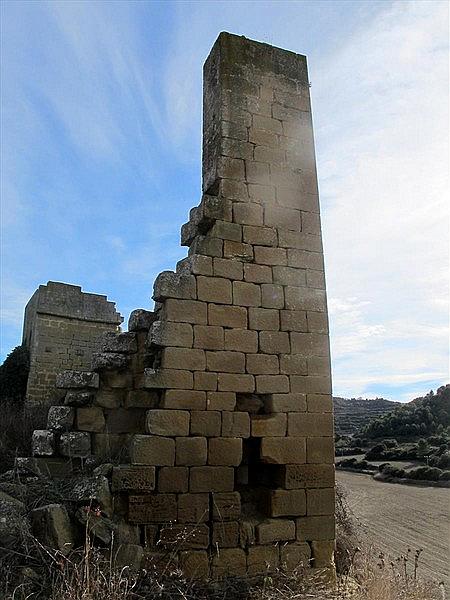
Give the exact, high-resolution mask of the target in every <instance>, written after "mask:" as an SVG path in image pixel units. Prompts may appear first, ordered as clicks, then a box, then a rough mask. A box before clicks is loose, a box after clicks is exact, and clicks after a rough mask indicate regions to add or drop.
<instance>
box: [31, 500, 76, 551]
mask: <svg viewBox="0 0 450 600" xmlns="http://www.w3.org/2000/svg"><path fill="white" fill-rule="evenodd" d="M30 516H31V522H32V527H33V533H34V535H35V536H36V537H37V538H38V540H39V541H40V542H41V543H42V544H43V545H44V546H49V547H50V548H53V549H54V550H58V551H59V552H61V554H63V555H64V556H67V555H68V554H70V552H71V551H72V549H73V546H74V533H73V529H72V525H71V522H70V518H69V515H68V513H67V510H66V507H65V506H64V505H62V504H47V505H46V506H41V507H39V508H35V509H34V510H32V511H31V515H30Z"/></svg>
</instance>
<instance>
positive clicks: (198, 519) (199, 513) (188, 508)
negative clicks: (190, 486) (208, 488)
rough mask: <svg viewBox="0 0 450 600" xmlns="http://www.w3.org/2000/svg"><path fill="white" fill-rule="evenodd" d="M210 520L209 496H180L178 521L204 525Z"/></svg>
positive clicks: (205, 494)
mask: <svg viewBox="0 0 450 600" xmlns="http://www.w3.org/2000/svg"><path fill="white" fill-rule="evenodd" d="M208 520H209V494H207V493H203V494H180V495H179V496H178V521H179V522H180V523H203V522H206V521H208Z"/></svg>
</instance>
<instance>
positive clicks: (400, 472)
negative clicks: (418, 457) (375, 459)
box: [378, 463, 407, 479]
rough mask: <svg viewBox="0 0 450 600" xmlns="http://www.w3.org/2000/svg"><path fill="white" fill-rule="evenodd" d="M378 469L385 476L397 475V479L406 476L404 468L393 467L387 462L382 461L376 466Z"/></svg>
mask: <svg viewBox="0 0 450 600" xmlns="http://www.w3.org/2000/svg"><path fill="white" fill-rule="evenodd" d="M378 469H379V471H380V472H381V473H383V475H386V476H387V477H397V478H398V479H403V478H404V477H406V476H407V474H406V472H405V469H399V468H398V467H393V466H392V465H390V464H389V463H384V464H383V465H380V466H379V467H378Z"/></svg>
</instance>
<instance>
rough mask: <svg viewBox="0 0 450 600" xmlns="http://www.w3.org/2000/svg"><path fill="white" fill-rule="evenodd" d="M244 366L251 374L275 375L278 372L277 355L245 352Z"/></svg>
mask: <svg viewBox="0 0 450 600" xmlns="http://www.w3.org/2000/svg"><path fill="white" fill-rule="evenodd" d="M252 333H256V332H252ZM246 367H247V372H248V373H252V374H253V375H277V374H278V373H279V372H280V365H279V361H278V356H276V355H273V354H247V364H246Z"/></svg>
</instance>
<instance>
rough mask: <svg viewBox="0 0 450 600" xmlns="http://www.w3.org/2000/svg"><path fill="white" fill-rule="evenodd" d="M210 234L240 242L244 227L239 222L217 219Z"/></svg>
mask: <svg viewBox="0 0 450 600" xmlns="http://www.w3.org/2000/svg"><path fill="white" fill-rule="evenodd" d="M209 235H211V236H212V237H215V238H221V239H223V240H231V241H234V242H240V241H241V240H242V227H241V226H240V225H239V224H238V223H230V222H226V221H216V222H215V223H214V225H213V226H212V228H211V230H210V234H209Z"/></svg>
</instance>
